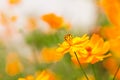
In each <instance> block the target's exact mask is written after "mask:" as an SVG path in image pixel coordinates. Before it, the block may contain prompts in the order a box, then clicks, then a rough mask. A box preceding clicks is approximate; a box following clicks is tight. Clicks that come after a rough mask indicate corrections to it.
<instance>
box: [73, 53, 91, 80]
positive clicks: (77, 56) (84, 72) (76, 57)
mask: <svg viewBox="0 0 120 80" xmlns="http://www.w3.org/2000/svg"><path fill="white" fill-rule="evenodd" d="M74 53H75V56H76V58H77V61H78V63H79V65H80V68H81V70H82V72H83V74H84V75H85V77H86V79H87V80H89V79H88V77H87V75H86V73H85V71H84V69H83V68H82V65H81V63H80V61H79V59H78V56H77V54H76V52H74Z"/></svg>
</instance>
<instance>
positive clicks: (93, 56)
mask: <svg viewBox="0 0 120 80" xmlns="http://www.w3.org/2000/svg"><path fill="white" fill-rule="evenodd" d="M109 48H110V45H109V43H108V42H104V40H103V39H102V38H101V37H100V36H99V35H97V34H93V35H92V37H91V39H90V40H89V42H88V44H87V45H86V47H85V50H84V51H83V50H82V51H81V50H78V51H77V52H76V53H77V56H78V58H79V61H80V62H81V63H91V64H94V63H96V62H98V61H102V60H103V58H106V57H109V56H110V55H111V54H107V55H105V54H106V52H108V50H109ZM72 60H73V62H75V63H77V59H76V56H75V55H74V54H73V56H72Z"/></svg>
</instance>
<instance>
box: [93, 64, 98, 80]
mask: <svg viewBox="0 0 120 80" xmlns="http://www.w3.org/2000/svg"><path fill="white" fill-rule="evenodd" d="M92 70H93V73H94V77H95V80H97V76H96V72H95V66H94V64H92Z"/></svg>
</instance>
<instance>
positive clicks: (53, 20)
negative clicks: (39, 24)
mask: <svg viewBox="0 0 120 80" xmlns="http://www.w3.org/2000/svg"><path fill="white" fill-rule="evenodd" d="M42 19H43V21H45V22H47V23H48V24H49V25H50V27H51V28H52V29H59V28H61V27H63V26H64V25H65V23H64V19H63V18H62V17H60V16H57V15H55V14H54V13H49V14H45V15H43V16H42Z"/></svg>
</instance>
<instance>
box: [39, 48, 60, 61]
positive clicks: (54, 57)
mask: <svg viewBox="0 0 120 80" xmlns="http://www.w3.org/2000/svg"><path fill="white" fill-rule="evenodd" d="M41 58H42V60H43V61H45V62H47V63H50V62H56V61H58V60H60V59H61V58H62V55H61V54H59V53H58V52H57V51H56V48H43V49H42V51H41Z"/></svg>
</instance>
